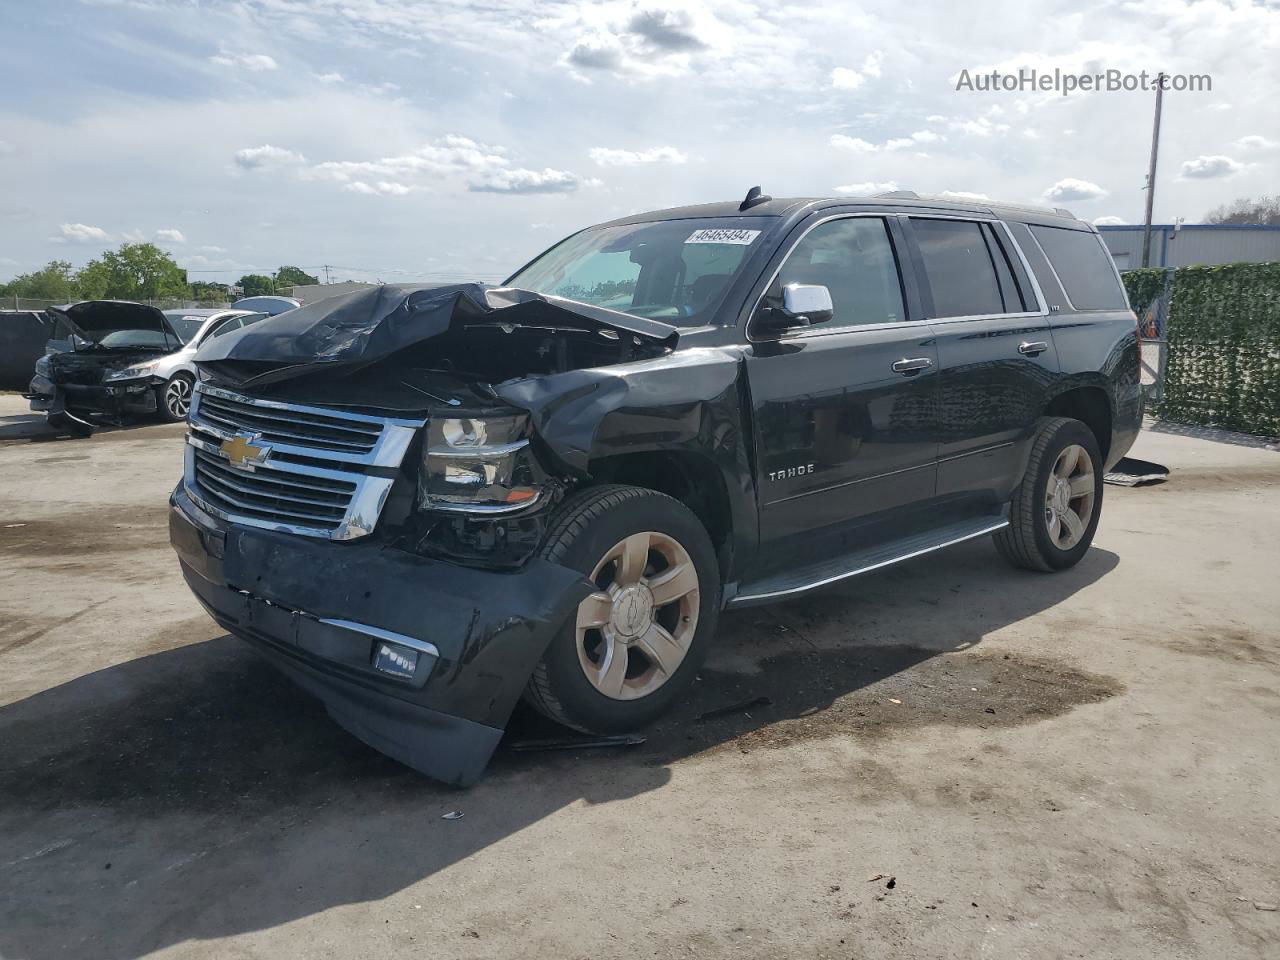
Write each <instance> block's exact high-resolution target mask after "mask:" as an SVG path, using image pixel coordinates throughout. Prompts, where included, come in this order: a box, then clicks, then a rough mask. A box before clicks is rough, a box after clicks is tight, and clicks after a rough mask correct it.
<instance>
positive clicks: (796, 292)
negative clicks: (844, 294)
mask: <svg viewBox="0 0 1280 960" xmlns="http://www.w3.org/2000/svg"><path fill="white" fill-rule="evenodd" d="M834 315H835V305H834V304H833V303H832V302H831V291H830V290H828V289H827V288H826V287H824V286H822V285H821V284H816V283H788V284H787V285H786V286H785V287H783V288H782V306H780V307H769V308H767V309H765V310H764V311H762V312H761V313H760V314H759V315H758V316H757V321H756V322H757V323H759V324H760V326H761V327H762V328H763V330H764V331H765V332H768V333H783V332H784V331H787V330H791V329H794V328H795V327H808V326H812V325H813V324H815V323H826V322H827V321H828V320H830V319H831V318H832V317H833V316H834Z"/></svg>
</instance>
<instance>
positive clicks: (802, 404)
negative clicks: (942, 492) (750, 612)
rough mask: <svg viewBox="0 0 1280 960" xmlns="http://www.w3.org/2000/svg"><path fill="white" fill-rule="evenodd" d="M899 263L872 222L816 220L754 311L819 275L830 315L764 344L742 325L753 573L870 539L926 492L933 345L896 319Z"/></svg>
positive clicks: (901, 307)
mask: <svg viewBox="0 0 1280 960" xmlns="http://www.w3.org/2000/svg"><path fill="white" fill-rule="evenodd" d="M900 260H901V256H900V251H899V250H898V249H897V248H896V246H895V242H894V240H893V233H891V231H890V229H889V224H888V223H887V222H886V220H885V218H883V217H877V216H847V217H839V218H836V219H828V220H825V221H820V222H818V223H817V224H816V225H815V226H812V227H810V228H809V229H808V230H807V231H806V232H804V233H803V234H802V236H801V237H800V239H799V240H798V241H797V242H796V243H795V245H794V246H793V247H792V249H791V251H790V252H789V253H788V254H787V257H786V259H785V261H784V262H783V263H782V266H781V267H780V268H779V270H778V273H777V275H776V277H775V278H774V279H773V281H772V282H771V284H770V286H769V288H768V289H767V290H766V292H765V295H764V298H763V299H762V301H761V307H760V310H764V309H770V308H771V307H775V306H777V305H778V304H780V303H781V300H782V288H783V287H784V286H786V285H787V284H792V283H799V284H818V285H821V286H824V287H826V288H827V289H828V290H829V291H830V294H831V300H832V305H833V307H834V314H833V316H832V318H831V319H830V320H829V321H826V322H825V323H822V324H819V325H815V326H813V327H807V328H799V329H798V330H796V331H793V332H788V333H785V334H782V335H779V336H775V337H773V338H767V339H766V338H762V337H761V336H758V335H757V334H756V333H755V331H757V330H759V329H760V325H759V324H755V325H753V326H751V327H749V328H748V336H749V338H750V339H751V340H752V341H753V343H752V346H751V348H750V350H749V351H748V355H747V373H748V378H749V383H750V388H751V395H752V405H753V408H754V415H755V429H756V450H757V451H758V462H757V477H756V482H757V490H758V495H759V504H760V541H761V542H760V553H761V564H760V569H761V571H762V572H767V571H769V570H772V569H777V568H784V567H794V566H796V565H799V564H807V563H816V562H819V561H821V560H824V559H828V558H830V557H833V556H838V555H842V554H844V553H848V552H851V551H853V550H856V549H861V548H863V547H868V546H873V545H875V544H874V540H875V538H877V537H878V536H880V534H877V533H875V532H874V530H875V528H874V524H873V521H874V520H876V519H877V518H881V517H884V516H885V515H886V514H888V513H891V512H892V511H894V510H896V509H898V508H902V507H904V506H907V505H913V504H918V503H922V502H924V501H928V500H930V499H931V498H932V497H933V495H934V481H935V474H936V462H935V451H936V445H937V435H936V427H937V412H936V385H937V370H938V365H937V351H936V347H935V345H934V341H933V333H932V331H931V330H930V329H929V326H928V324H927V323H925V322H923V321H920V320H913V319H912V318H910V317H909V316H908V314H907V309H906V306H905V304H904V287H903V279H902V273H901V271H900V269H899V262H900ZM759 315H760V311H759V310H757V313H756V316H759ZM754 319H755V317H754V316H753V320H754Z"/></svg>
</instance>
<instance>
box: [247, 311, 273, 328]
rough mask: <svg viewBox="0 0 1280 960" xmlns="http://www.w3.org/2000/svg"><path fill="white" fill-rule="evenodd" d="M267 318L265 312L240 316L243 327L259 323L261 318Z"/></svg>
mask: <svg viewBox="0 0 1280 960" xmlns="http://www.w3.org/2000/svg"><path fill="white" fill-rule="evenodd" d="M265 319H267V315H266V314H265V313H251V314H249V315H248V316H244V317H241V318H240V325H241V326H242V327H247V326H249V325H250V324H254V323H257V322H258V321H259V320H265Z"/></svg>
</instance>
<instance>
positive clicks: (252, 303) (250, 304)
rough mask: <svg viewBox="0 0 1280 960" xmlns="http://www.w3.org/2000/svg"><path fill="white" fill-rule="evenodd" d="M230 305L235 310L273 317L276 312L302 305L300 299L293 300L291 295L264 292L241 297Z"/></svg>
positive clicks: (294, 308) (283, 311)
mask: <svg viewBox="0 0 1280 960" xmlns="http://www.w3.org/2000/svg"><path fill="white" fill-rule="evenodd" d="M232 306H234V307H235V309H237V310H252V311H253V312H255V313H265V314H266V315H267V316H269V317H274V316H275V315H276V314H277V313H285V312H286V311H289V310H296V309H297V308H298V307H300V306H302V301H301V300H295V299H293V297H279V296H275V295H274V294H264V295H263V296H259V297H241V298H240V299H239V300H237V301H236V302H235V303H234V304H232Z"/></svg>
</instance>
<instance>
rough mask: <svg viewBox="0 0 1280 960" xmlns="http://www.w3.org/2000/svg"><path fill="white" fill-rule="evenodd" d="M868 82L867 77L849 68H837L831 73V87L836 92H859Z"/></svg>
mask: <svg viewBox="0 0 1280 960" xmlns="http://www.w3.org/2000/svg"><path fill="white" fill-rule="evenodd" d="M866 82H867V78H866V77H864V76H863V75H862V74H860V73H859V72H858V71H857V70H851V69H849V68H848V67H835V68H833V69H832V71H831V86H832V87H833V88H835V89H836V90H857V89H858V88H859V87H860V86H862V85H863V84H864V83H866Z"/></svg>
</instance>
